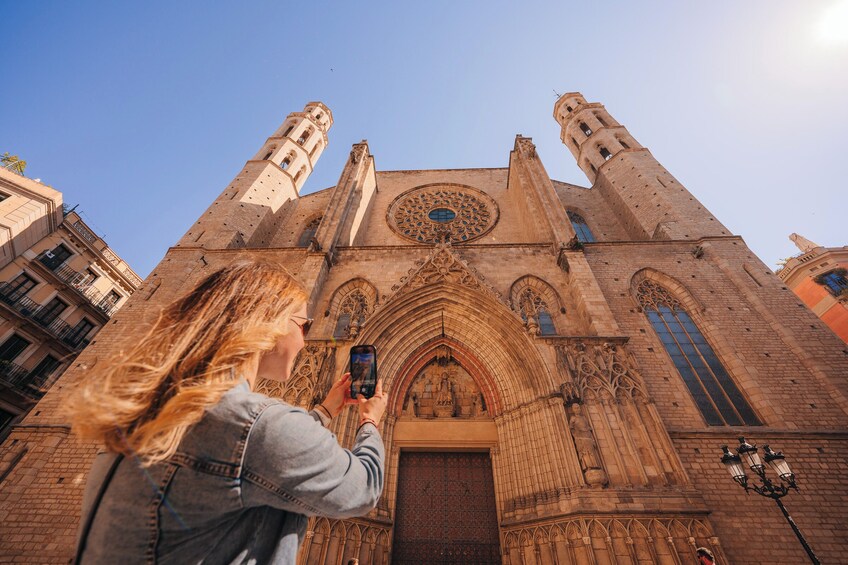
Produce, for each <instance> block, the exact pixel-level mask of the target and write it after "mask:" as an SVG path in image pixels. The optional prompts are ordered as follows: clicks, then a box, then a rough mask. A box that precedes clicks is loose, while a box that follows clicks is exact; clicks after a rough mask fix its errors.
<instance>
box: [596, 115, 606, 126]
mask: <svg viewBox="0 0 848 565" xmlns="http://www.w3.org/2000/svg"><path fill="white" fill-rule="evenodd" d="M595 118H597V120H598V123H599V124H601V125H602V126H604V127H605V128H607V127H609V126H608V125H607V123H606V122H605V121H604V119H603V118H602V117H600V116H599V115H597V114H595Z"/></svg>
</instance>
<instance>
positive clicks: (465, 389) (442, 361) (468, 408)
mask: <svg viewBox="0 0 848 565" xmlns="http://www.w3.org/2000/svg"><path fill="white" fill-rule="evenodd" d="M410 401H411V402H410ZM403 414H404V415H407V416H413V417H415V418H425V419H430V418H476V417H485V416H486V415H487V410H486V402H485V400H484V398H483V395H482V393H481V392H480V388H479V387H478V386H477V383H475V382H474V379H473V378H472V377H471V375H470V374H468V372H467V371H466V370H465V369H464V368H463V367H462V365H460V364H459V363H457V362H456V361H454V360H453V359H451V357H450V354H449V352H448V353H447V354H446V353H445V352H444V351H440V354H439V355H438V356H437V357H436V358H434V359H433V361H432V362H431V363H429V364H428V365H427V366H426V367H424V368H423V369H422V370H421V372H420V373H419V374H418V376H417V377H415V379H414V380H413V381H412V384H411V385H410V387H409V390H408V391H407V392H406V399H405V401H404V409H403Z"/></svg>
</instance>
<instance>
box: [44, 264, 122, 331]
mask: <svg viewBox="0 0 848 565" xmlns="http://www.w3.org/2000/svg"><path fill="white" fill-rule="evenodd" d="M37 259H38V261H39V262H40V263H41V264H42V265H44V266H45V267H47V269H48V270H50V271H52V272H53V274H54V275H55V276H56V278H57V279H59V280H60V281H62V282H63V283H65V284H67V285H68V286H70V287H71V288H73V289H74V290H76V291H77V292H78V293H79V294H80V296H82V297H83V298H85V299H86V301H88V303H89V304H91V305H92V306H94V307H95V308H96V309H97V310H99V311H101V312H103V313H104V314H105V315H106V316H107V317H109V318H111V317H112V315H113V314H114V313H115V311H116V310H117V307H116V306H115V303H114V302H112V301H111V300H110V299H109V298H108V297H106V296H103V293H102V292H100V291H99V290H97V289H96V288H94V287H92V286H91V283H90V282H89V276H88V275H87V274H84V273H80V272H78V271H75V270H74V269H72V268H70V267H69V266H68V265H66V264H65V263H64V261H63V260H61V259H60V258H58V257H56V256H54V255H53V254H52V253H50V252H49V251H45V252H43V253H41V254H40V255H39V256H38V257H37Z"/></svg>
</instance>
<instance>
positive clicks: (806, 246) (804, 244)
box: [789, 233, 821, 253]
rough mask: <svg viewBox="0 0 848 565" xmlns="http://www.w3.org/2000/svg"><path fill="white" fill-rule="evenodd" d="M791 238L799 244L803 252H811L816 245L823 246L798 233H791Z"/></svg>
mask: <svg viewBox="0 0 848 565" xmlns="http://www.w3.org/2000/svg"><path fill="white" fill-rule="evenodd" d="M789 239H791V240H792V243H794V244H795V245H797V246H798V249H800V250H801V252H802V253H809V252H810V251H812V250H813V249H815V248H816V247H821V245H819V244H818V243H815V242H812V241H810V240H809V239H807V238H806V237H804V236H803V235H798V234H797V233H793V234H792V235H790V236H789Z"/></svg>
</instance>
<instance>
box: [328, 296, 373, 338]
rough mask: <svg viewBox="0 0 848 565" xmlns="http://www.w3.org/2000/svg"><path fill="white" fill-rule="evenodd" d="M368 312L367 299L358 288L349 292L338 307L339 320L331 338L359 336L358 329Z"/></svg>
mask: <svg viewBox="0 0 848 565" xmlns="http://www.w3.org/2000/svg"><path fill="white" fill-rule="evenodd" d="M368 310H369V308H368V297H367V296H365V293H364V292H362V291H361V290H360V289H358V288H357V289H354V290H352V291H350V292H349V293H348V294H347V295H345V297H344V298H343V299H342V302H341V304H340V305H339V318H338V320H337V321H336V329H335V331H333V337H335V338H343V339H346V338H349V337H356V336H357V334H359V328H361V327H362V325H363V324H364V323H365V318H366V317H367V315H368Z"/></svg>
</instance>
